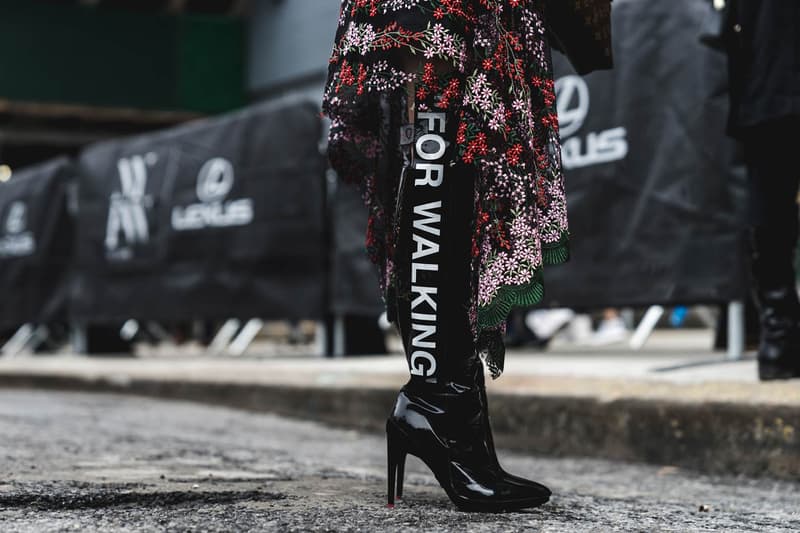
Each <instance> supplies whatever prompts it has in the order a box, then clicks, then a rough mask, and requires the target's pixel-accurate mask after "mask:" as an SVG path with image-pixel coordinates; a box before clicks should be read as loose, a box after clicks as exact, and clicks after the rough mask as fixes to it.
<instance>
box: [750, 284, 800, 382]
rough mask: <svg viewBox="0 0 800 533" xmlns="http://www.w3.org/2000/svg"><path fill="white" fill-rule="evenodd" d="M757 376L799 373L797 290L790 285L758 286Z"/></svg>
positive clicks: (789, 376)
mask: <svg viewBox="0 0 800 533" xmlns="http://www.w3.org/2000/svg"><path fill="white" fill-rule="evenodd" d="M759 303H760V306H761V341H760V343H759V346H758V377H759V379H761V380H762V381H769V380H776V379H792V378H796V377H800V328H798V325H797V315H798V304H797V294H796V292H795V288H794V286H792V285H789V286H787V287H783V288H779V289H772V290H762V291H760V294H759Z"/></svg>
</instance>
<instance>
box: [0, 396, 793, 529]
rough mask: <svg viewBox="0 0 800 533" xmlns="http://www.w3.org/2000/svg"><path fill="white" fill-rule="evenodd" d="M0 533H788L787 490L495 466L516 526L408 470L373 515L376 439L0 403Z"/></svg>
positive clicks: (616, 471)
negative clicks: (526, 507)
mask: <svg viewBox="0 0 800 533" xmlns="http://www.w3.org/2000/svg"><path fill="white" fill-rule="evenodd" d="M0 434H1V435H2V437H1V438H0V530H2V531H3V532H17V531H19V532H33V531H36V532H40V531H104V532H105V531H281V532H283V531H308V530H313V531H376V530H380V531H384V530H385V531H426V532H427V531H487V532H488V531H545V532H566V531H681V532H683V531H726V532H734V531H759V532H764V531H786V532H789V531H792V532H794V531H798V530H800V484H798V483H787V482H781V481H772V480H767V479H760V480H753V479H747V478H721V477H708V476H702V475H698V474H693V473H691V472H686V471H683V470H680V469H676V468H673V467H670V466H662V467H657V466H640V465H633V464H625V463H613V462H606V461H598V460H585V459H544V458H537V457H530V456H525V455H520V454H513V455H512V454H505V453H504V454H502V457H501V460H502V461H503V463H504V465H505V466H506V467H507V468H508V469H509V470H511V471H514V472H515V473H519V474H521V475H525V476H529V477H532V478H535V479H537V480H539V481H541V482H543V483H545V484H547V485H548V486H550V487H551V488H552V489H553V491H554V493H555V495H554V498H553V499H552V501H551V503H549V504H547V505H545V506H543V507H541V508H539V509H534V510H531V511H529V512H524V513H509V514H469V513H461V512H457V511H455V510H454V508H453V507H452V505H451V504H450V503H449V501H448V500H447V498H446V497H445V495H444V492H443V491H442V490H441V489H440V488H439V487H438V486H437V485H436V483H435V481H434V479H433V478H432V476H431V475H430V474H429V473H428V472H427V471H426V470H425V468H424V466H423V465H422V464H421V463H420V462H419V461H417V460H415V459H411V460H410V461H409V465H408V470H409V472H408V474H407V476H408V478H407V494H406V499H405V500H404V501H403V503H402V504H400V505H398V506H397V508H395V509H394V510H390V509H386V508H385V506H384V494H385V492H384V491H385V473H384V472H385V462H384V461H385V457H384V441H383V439H382V438H380V437H376V436H373V435H365V434H361V433H358V432H354V431H343V430H337V429H331V428H328V427H323V426H320V425H317V424H313V423H308V422H298V421H294V420H289V419H285V418H279V417H275V416H270V415H264V414H254V413H249V412H243V411H237V410H232V409H225V408H215V407H209V406H205V405H197V404H192V403H185V402H171V401H162V400H153V399H143V398H138V397H132V396H121V395H110V394H81V393H63V392H42V391H26V390H0Z"/></svg>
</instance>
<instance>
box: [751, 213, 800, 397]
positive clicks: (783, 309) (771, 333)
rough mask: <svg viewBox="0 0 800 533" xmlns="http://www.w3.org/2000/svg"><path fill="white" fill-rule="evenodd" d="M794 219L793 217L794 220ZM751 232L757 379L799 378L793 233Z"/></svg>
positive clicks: (798, 314) (799, 333)
mask: <svg viewBox="0 0 800 533" xmlns="http://www.w3.org/2000/svg"><path fill="white" fill-rule="evenodd" d="M796 216H797V215H796V214H795V217H796ZM787 233H788V234H789V237H787V236H786V235H784V234H783V233H781V231H780V230H776V229H770V228H763V227H756V228H754V229H753V231H752V234H751V237H752V245H753V264H752V266H753V277H754V281H755V286H756V301H757V303H758V307H759V312H760V315H761V339H760V342H759V346H758V377H759V379H761V380H762V381H769V380H777V379H791V378H796V377H800V327H799V326H798V320H800V301H798V297H797V289H796V287H795V272H794V269H793V267H792V258H793V257H794V248H795V242H796V238H797V232H796V231H787Z"/></svg>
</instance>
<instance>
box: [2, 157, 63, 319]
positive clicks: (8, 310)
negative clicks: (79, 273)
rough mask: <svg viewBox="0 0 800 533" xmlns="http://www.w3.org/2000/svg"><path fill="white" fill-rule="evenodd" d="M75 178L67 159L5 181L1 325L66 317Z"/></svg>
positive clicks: (29, 170) (29, 168)
mask: <svg viewBox="0 0 800 533" xmlns="http://www.w3.org/2000/svg"><path fill="white" fill-rule="evenodd" d="M73 176H74V173H73V169H72V167H71V165H70V164H69V161H68V160H67V159H66V158H63V159H54V160H51V161H47V162H44V163H41V164H39V165H36V166H31V167H27V168H24V169H20V170H16V171H15V172H14V173H13V175H12V177H11V179H10V180H9V181H7V182H5V183H0V328H3V329H6V328H8V329H11V328H16V327H18V326H20V325H22V324H24V323H27V322H33V323H44V322H51V321H54V320H63V319H65V318H66V311H67V295H68V290H67V285H66V284H67V278H68V273H69V268H70V261H71V256H72V252H73V236H74V227H73V223H72V220H71V219H70V217H69V215H68V212H67V196H68V187H69V183H70V181H71V180H72V179H73Z"/></svg>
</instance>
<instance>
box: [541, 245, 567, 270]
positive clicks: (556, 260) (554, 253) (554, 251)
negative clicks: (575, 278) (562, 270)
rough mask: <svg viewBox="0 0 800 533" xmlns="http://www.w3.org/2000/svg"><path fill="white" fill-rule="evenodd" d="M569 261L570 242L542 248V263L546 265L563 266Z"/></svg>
mask: <svg viewBox="0 0 800 533" xmlns="http://www.w3.org/2000/svg"><path fill="white" fill-rule="evenodd" d="M567 261H569V242H568V241H567V242H560V243H558V244H556V245H555V246H550V247H547V248H542V262H543V263H544V264H545V265H548V266H552V265H561V264H563V263H566V262H567Z"/></svg>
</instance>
